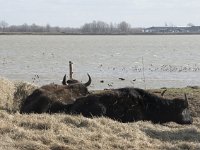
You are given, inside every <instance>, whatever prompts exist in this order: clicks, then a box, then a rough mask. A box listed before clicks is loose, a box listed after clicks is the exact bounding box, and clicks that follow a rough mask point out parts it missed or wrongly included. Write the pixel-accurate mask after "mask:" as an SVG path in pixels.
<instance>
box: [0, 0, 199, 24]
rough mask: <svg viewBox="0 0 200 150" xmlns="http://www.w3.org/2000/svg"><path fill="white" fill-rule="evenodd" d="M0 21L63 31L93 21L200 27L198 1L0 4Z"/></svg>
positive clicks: (9, 0)
mask: <svg viewBox="0 0 200 150" xmlns="http://www.w3.org/2000/svg"><path fill="white" fill-rule="evenodd" d="M0 20H5V21H6V22H8V23H9V25H12V24H16V25H19V24H23V23H28V24H32V23H36V24H39V25H46V24H47V23H48V24H50V25H52V26H63V27H64V26H65V27H66V26H70V27H79V26H81V25H83V24H84V23H86V22H91V21H93V20H101V21H105V22H107V23H110V22H113V23H117V22H120V21H127V22H128V23H130V24H131V26H132V27H149V26H163V25H165V23H167V24H168V25H172V24H173V25H176V26H186V25H187V24H188V23H190V22H191V23H193V24H194V25H200V0H0Z"/></svg>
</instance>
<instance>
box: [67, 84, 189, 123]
mask: <svg viewBox="0 0 200 150" xmlns="http://www.w3.org/2000/svg"><path fill="white" fill-rule="evenodd" d="M66 108H67V109H66V110H67V111H69V112H68V113H72V114H82V115H83V116H85V117H92V116H106V117H109V118H111V119H114V120H118V121H121V122H132V121H138V120H148V121H152V122H154V123H165V122H170V121H173V122H176V123H179V124H191V123H192V117H191V116H190V111H189V108H188V101H187V97H185V99H179V98H175V99H166V98H163V97H159V96H156V95H155V94H151V93H149V92H147V91H145V90H143V89H139V88H120V89H113V90H107V91H105V92H103V93H99V94H90V95H88V96H85V97H81V98H78V99H77V100H76V101H75V103H73V104H72V105H68V106H67V107H66Z"/></svg>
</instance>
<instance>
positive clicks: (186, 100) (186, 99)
mask: <svg viewBox="0 0 200 150" xmlns="http://www.w3.org/2000/svg"><path fill="white" fill-rule="evenodd" d="M184 96H185V102H186V105H187V106H188V98H187V94H186V93H184Z"/></svg>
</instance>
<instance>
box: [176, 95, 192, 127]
mask: <svg viewBox="0 0 200 150" xmlns="http://www.w3.org/2000/svg"><path fill="white" fill-rule="evenodd" d="M174 110H175V111H176V113H174V115H175V114H176V115H175V116H174V119H175V122H177V123H180V124H191V123H192V122H193V119H192V117H191V113H190V110H189V105H188V99H187V95H186V94H185V99H178V98H177V99H174Z"/></svg>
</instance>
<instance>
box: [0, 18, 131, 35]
mask: <svg viewBox="0 0 200 150" xmlns="http://www.w3.org/2000/svg"><path fill="white" fill-rule="evenodd" d="M134 31H135V30H133V29H132V28H131V25H130V24H128V23H127V22H125V21H122V22H120V23H115V24H113V23H110V24H108V23H106V22H103V21H93V22H91V23H85V24H84V25H83V26H81V27H80V28H70V27H58V26H57V27H52V26H51V25H49V24H47V25H46V26H39V25H36V24H32V25H28V24H26V23H25V24H23V25H9V24H8V23H7V22H5V21H0V32H46V33H65V34H130V33H133V32H134Z"/></svg>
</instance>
